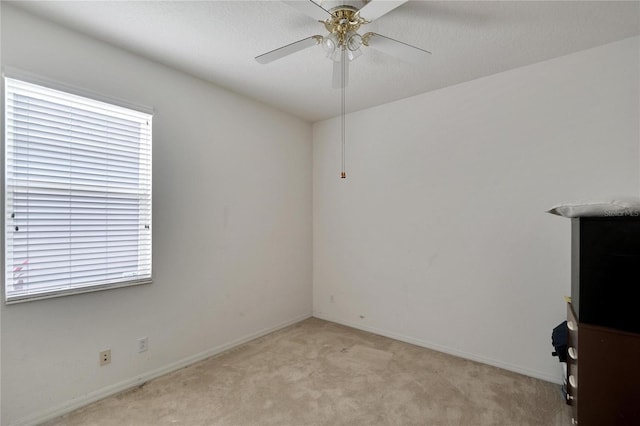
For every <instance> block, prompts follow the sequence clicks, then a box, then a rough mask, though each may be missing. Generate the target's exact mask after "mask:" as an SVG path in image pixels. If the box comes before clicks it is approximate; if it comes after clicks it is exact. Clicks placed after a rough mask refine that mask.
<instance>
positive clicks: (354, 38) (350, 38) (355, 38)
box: [347, 33, 362, 52]
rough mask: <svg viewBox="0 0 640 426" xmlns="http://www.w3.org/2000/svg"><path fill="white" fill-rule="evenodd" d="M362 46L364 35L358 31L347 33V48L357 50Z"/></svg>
mask: <svg viewBox="0 0 640 426" xmlns="http://www.w3.org/2000/svg"><path fill="white" fill-rule="evenodd" d="M360 46H362V36H361V35H360V34H358V33H351V34H347V49H349V50H350V51H352V52H355V51H357V50H358V49H360Z"/></svg>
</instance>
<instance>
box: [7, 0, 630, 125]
mask: <svg viewBox="0 0 640 426" xmlns="http://www.w3.org/2000/svg"><path fill="white" fill-rule="evenodd" d="M302 1H306V0H302ZM373 1H384V0H373ZM333 3H340V2H335V1H333ZM14 4H15V5H16V6H18V7H20V8H22V9H24V10H27V11H30V12H32V13H34V14H37V15H40V16H43V17H45V18H47V19H50V20H52V21H55V22H59V23H61V24H63V25H65V26H68V27H70V28H73V29H75V30H78V31H80V32H83V33H86V34H89V35H91V36H93V37H96V38H99V39H102V40H105V41H107V42H109V43H112V44H114V45H117V46H120V47H122V48H124V49H127V50H129V51H131V52H134V53H136V54H139V55H141V56H145V57H148V58H151V59H153V60H155V61H158V62H161V63H164V64H167V65H169V66H172V67H174V68H177V69H181V70H184V71H186V72H188V73H190V74H192V75H195V76H198V77H200V78H202V79H205V80H209V81H211V82H213V83H215V84H218V85H220V86H223V87H226V88H228V89H230V90H232V91H234V92H237V93H241V94H245V95H247V96H250V97H252V98H254V99H257V100H260V101H262V102H265V103H267V104H270V105H273V106H275V107H277V108H279V109H281V110H284V111H288V112H290V113H292V114H294V115H297V116H299V117H301V118H303V119H305V120H308V121H312V122H313V121H317V120H321V119H325V118H328V117H332V116H336V115H339V113H340V92H339V90H334V89H331V74H332V63H331V62H330V61H329V60H328V59H326V58H325V56H324V52H323V51H322V48H321V47H320V46H314V47H311V48H309V49H307V50H304V51H301V52H298V53H295V54H293V55H291V56H288V57H286V58H283V59H281V60H279V61H276V62H273V63H270V64H267V65H261V64H258V63H257V62H256V61H255V60H254V57H255V56H257V55H259V54H261V53H264V52H267V51H269V50H273V49H275V48H277V47H280V46H282V45H285V44H288V43H291V42H294V41H297V40H300V39H302V38H305V37H308V36H310V35H314V34H321V35H323V34H324V33H325V30H324V26H323V25H322V24H320V23H318V22H316V21H314V20H313V19H311V18H309V17H308V16H306V15H304V14H302V13H300V12H298V11H297V10H296V9H294V8H292V7H290V6H288V5H286V4H284V3H282V2H279V1H117V2H115V1H111V2H101V1H99V2H96V1H78V2H68V1H44V2H40V1H33V2H15V3H14ZM363 15H364V13H363ZM364 17H365V18H366V16H364ZM363 29H364V30H365V31H375V32H378V33H380V34H383V35H387V36H390V37H393V38H396V39H398V40H402V41H404V42H407V43H410V44H413V45H416V46H419V47H421V48H424V49H427V50H430V51H431V52H433V54H432V55H431V56H430V58H429V60H428V61H427V62H426V63H425V64H422V65H413V64H408V63H404V62H402V61H400V60H398V59H395V58H393V57H390V56H387V55H385V54H383V53H380V52H377V51H375V50H372V49H367V50H366V51H365V52H364V55H363V56H361V57H360V58H358V59H356V60H355V61H354V62H353V63H352V64H351V71H350V82H349V87H348V89H347V94H346V96H347V109H348V110H349V111H356V110H360V109H363V108H367V107H371V106H374V105H379V104H383V103H386V102H390V101H394V100H397V99H401V98H405V97H408V96H412V95H416V94H419V93H424V92H427V91H431V90H436V89H439V88H442V87H446V86H451V85H454V84H458V83H461V82H464V81H469V80H473V79H476V78H479V77H482V76H486V75H490V74H494V73H498V72H501V71H505V70H508V69H512V68H516V67H519V66H523V65H527V64H531V63H535V62H539V61H543V60H546V59H550V58H554V57H558V56H562V55H565V54H568V53H571V52H575V51H579V50H583V49H587V48H590V47H594V46H598V45H602V44H606V43H609V42H613V41H616V40H620V39H623V38H627V37H632V36H635V35H638V34H640V2H637V1H628V2H613V1H602V2H597V1H596V2H592V1H568V2H561V1H497V2H493V1H491V2H489V1H410V2H408V3H406V4H404V5H402V6H400V7H399V8H397V9H395V10H393V11H392V12H390V13H388V14H387V15H385V16H383V17H381V18H380V19H378V20H377V21H374V22H372V23H370V24H368V25H367V26H366V27H365V28H363ZM361 32H363V31H361Z"/></svg>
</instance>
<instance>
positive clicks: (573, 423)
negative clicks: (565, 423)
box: [571, 417, 578, 425]
mask: <svg viewBox="0 0 640 426" xmlns="http://www.w3.org/2000/svg"><path fill="white" fill-rule="evenodd" d="M571 424H572V425H577V424H578V421H577V420H576V419H574V418H573V417H571Z"/></svg>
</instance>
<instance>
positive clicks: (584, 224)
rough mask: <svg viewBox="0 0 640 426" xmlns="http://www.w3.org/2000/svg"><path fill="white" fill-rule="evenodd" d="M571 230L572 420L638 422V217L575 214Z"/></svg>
mask: <svg viewBox="0 0 640 426" xmlns="http://www.w3.org/2000/svg"><path fill="white" fill-rule="evenodd" d="M571 234H572V258H571V262H572V279H571V281H572V282H571V303H569V305H568V308H567V327H568V329H569V338H568V350H567V353H568V357H567V361H568V362H567V376H568V377H567V382H568V386H567V402H568V403H569V404H571V405H572V406H573V422H574V423H575V424H580V425H582V426H592V425H593V426H600V425H602V426H605V425H606V426H609V425H611V426H615V425H630V426H631V425H640V217H629V216H621V217H583V218H575V219H572V232H571Z"/></svg>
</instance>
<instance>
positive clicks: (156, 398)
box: [46, 318, 571, 426]
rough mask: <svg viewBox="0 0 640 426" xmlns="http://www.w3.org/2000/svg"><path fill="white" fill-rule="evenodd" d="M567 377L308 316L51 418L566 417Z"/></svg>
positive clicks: (349, 420)
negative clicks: (558, 381) (550, 377)
mask: <svg viewBox="0 0 640 426" xmlns="http://www.w3.org/2000/svg"><path fill="white" fill-rule="evenodd" d="M570 418H571V416H570V410H569V408H568V407H567V406H566V405H565V404H564V402H563V400H562V398H561V396H560V390H559V386H558V385H555V384H552V383H547V382H544V381H541V380H537V379H533V378H530V377H526V376H522V375H519V374H516V373H511V372H509V371H505V370H501V369H499V368H495V367H490V366H487V365H484V364H479V363H476V362H473V361H468V360H464V359H460V358H456V357H453V356H450V355H446V354H442V353H439V352H435V351H432V350H429V349H424V348H420V347H417V346H413V345H410V344H407V343H402V342H398V341H396V340H392V339H388V338H385V337H381V336H377V335H374V334H370V333H366V332H362V331H359V330H354V329H352V328H348V327H343V326H341V325H337V324H333V323H330V322H326V321H322V320H318V319H315V318H311V319H308V320H306V321H303V322H301V323H298V324H295V325H293V326H290V327H287V328H285V329H283V330H280V331H278V332H275V333H272V334H270V335H268V336H265V337H262V338H260V339H257V340H254V341H252V342H249V343H246V344H244V345H242V346H240V347H238V348H236V349H233V350H231V351H228V352H225V353H222V354H220V355H217V356H215V357H212V358H209V359H207V360H204V361H201V362H199V363H196V364H193V365H191V366H189V367H186V368H183V369H181V370H179V371H176V372H174V373H171V374H168V375H166V376H163V377H161V378H158V379H156V380H153V381H151V382H149V383H147V384H145V385H144V386H141V387H139V388H136V389H134V390H130V391H127V392H124V393H121V394H119V395H115V396H112V397H110V398H107V399H104V400H102V401H99V402H96V403H94V404H92V405H89V406H87V407H85V408H82V409H80V410H78V411H75V412H73V413H70V414H68V415H66V416H64V417H61V418H58V419H56V420H53V421H51V422H48V423H46V424H47V425H49V426H52V425H118V426H121V425H164V424H177V425H190V426H191V425H193V426H196V425H233V426H245V425H278V426H284V425H296V426H297V425H332V426H333V425H452V426H453V425H465V426H466V425H469V426H481V425H505V426H507V425H508V426H515V425H544V426H549V425H565V424H571V421H570Z"/></svg>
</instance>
